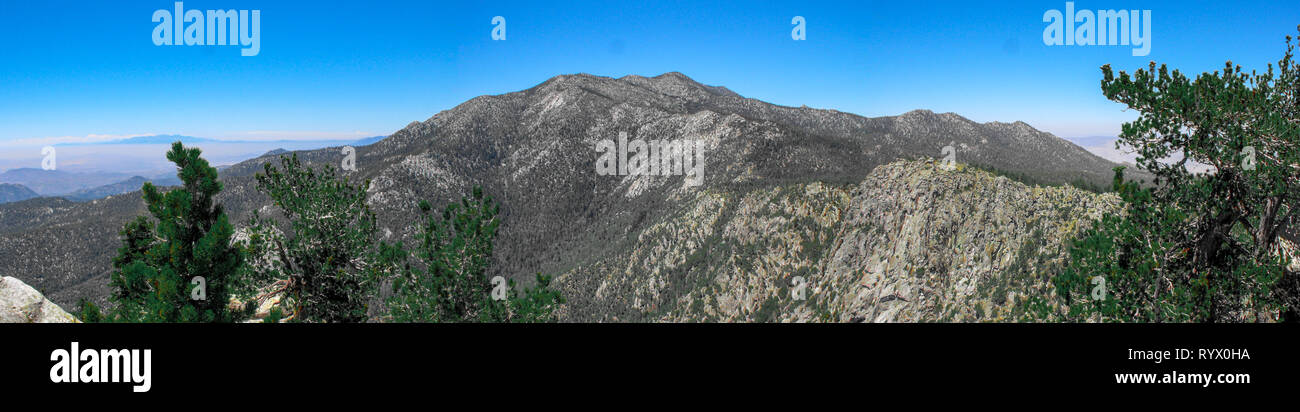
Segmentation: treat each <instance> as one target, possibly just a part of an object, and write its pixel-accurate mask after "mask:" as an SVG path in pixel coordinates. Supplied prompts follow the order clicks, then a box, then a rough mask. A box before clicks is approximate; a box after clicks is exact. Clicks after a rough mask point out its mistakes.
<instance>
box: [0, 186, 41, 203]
mask: <svg viewBox="0 0 1300 412" xmlns="http://www.w3.org/2000/svg"><path fill="white" fill-rule="evenodd" d="M40 196H41V195H38V194H36V192H33V191H32V189H28V188H27V186H23V185H19V184H12V183H0V203H9V202H17V201H20V200H27V199H31V198H34V197H40Z"/></svg>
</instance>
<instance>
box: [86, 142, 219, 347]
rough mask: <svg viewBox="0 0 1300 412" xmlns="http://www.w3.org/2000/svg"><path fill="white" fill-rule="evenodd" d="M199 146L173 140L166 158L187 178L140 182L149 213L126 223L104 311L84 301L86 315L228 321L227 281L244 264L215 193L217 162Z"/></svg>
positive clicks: (88, 317)
mask: <svg viewBox="0 0 1300 412" xmlns="http://www.w3.org/2000/svg"><path fill="white" fill-rule="evenodd" d="M200 154H201V152H200V151H199V149H197V148H189V149H187V148H185V146H184V145H182V144H181V143H180V142H176V143H174V144H172V148H171V151H169V152H168V153H167V159H168V160H170V161H172V162H173V163H175V164H176V167H177V176H178V177H179V178H180V179H181V182H182V186H181V187H180V188H177V189H173V190H171V191H168V192H166V193H161V192H159V190H158V188H157V187H155V186H154V185H153V184H152V183H145V184H144V187H143V192H144V200H145V203H146V204H147V205H148V209H149V213H150V215H151V217H152V219H150V218H147V217H144V216H140V217H138V218H136V219H135V220H133V221H131V222H129V223H127V224H126V225H125V227H124V228H123V229H122V231H121V232H120V234H121V235H122V247H121V248H120V249H119V250H118V255H117V257H115V258H114V259H113V273H112V274H111V276H110V280H109V286H110V288H111V289H112V290H113V291H112V295H111V296H110V297H109V300H110V301H111V302H112V303H113V304H115V306H114V307H113V308H112V309H110V311H109V313H107V314H105V315H103V316H101V315H100V313H99V309H98V308H96V307H95V306H94V305H92V304H88V303H87V304H83V305H81V312H82V316H81V317H82V319H83V320H87V321H95V320H104V321H114V322H229V321H232V320H234V316H235V315H236V314H234V313H230V312H228V311H227V310H226V306H227V304H228V302H229V291H228V288H229V282H230V281H231V280H232V278H233V276H234V274H235V273H236V271H237V270H239V268H240V267H241V265H243V254H242V253H241V251H240V250H239V249H238V248H236V247H233V246H232V245H231V242H230V239H231V236H232V235H233V233H234V229H233V227H231V225H230V223H229V221H228V219H227V217H226V214H225V212H224V211H223V209H222V207H221V205H220V204H217V203H215V202H214V200H213V198H214V197H216V195H217V194H218V193H220V192H221V187H222V185H221V182H219V181H217V170H216V169H215V168H213V167H211V166H209V165H208V162H207V161H206V160H204V159H203V158H202V157H200Z"/></svg>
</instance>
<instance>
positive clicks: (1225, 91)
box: [1056, 36, 1300, 322]
mask: <svg viewBox="0 0 1300 412" xmlns="http://www.w3.org/2000/svg"><path fill="white" fill-rule="evenodd" d="M1286 40H1287V41H1286V44H1287V48H1286V53H1285V55H1284V56H1283V57H1282V60H1280V61H1279V62H1278V65H1277V67H1276V68H1275V67H1274V66H1273V65H1272V64H1270V65H1269V66H1268V70H1267V71H1266V72H1263V73H1258V72H1249V73H1247V72H1245V71H1243V70H1242V68H1241V67H1240V66H1234V65H1233V64H1232V62H1228V63H1227V65H1225V67H1224V68H1223V70H1222V71H1216V72H1214V73H1204V74H1201V75H1199V76H1197V77H1196V79H1195V80H1191V79H1189V78H1188V77H1187V76H1185V75H1183V74H1182V73H1180V72H1179V71H1177V70H1174V71H1173V72H1170V71H1169V70H1168V69H1167V68H1166V67H1165V66H1163V65H1162V66H1160V67H1159V68H1157V67H1156V64H1155V63H1154V62H1153V63H1151V65H1150V66H1149V68H1147V69H1145V70H1138V71H1137V72H1136V73H1134V74H1133V75H1132V76H1130V75H1128V74H1127V73H1125V72H1122V71H1121V72H1120V73H1119V75H1118V76H1116V75H1115V73H1114V72H1113V71H1112V69H1111V68H1110V66H1109V65H1107V66H1103V67H1102V74H1103V76H1104V78H1103V79H1102V82H1101V88H1102V91H1103V92H1104V93H1105V95H1106V97H1107V98H1109V99H1111V100H1114V101H1116V102H1120V103H1123V104H1125V105H1127V106H1128V107H1129V108H1131V109H1134V110H1136V111H1137V112H1138V113H1139V116H1138V119H1137V120H1135V121H1133V122H1131V123H1127V124H1125V125H1124V127H1123V134H1122V135H1121V136H1120V141H1121V143H1122V144H1123V145H1124V146H1127V147H1129V148H1132V149H1134V150H1136V152H1137V153H1138V155H1139V158H1138V159H1137V166H1138V167H1141V168H1142V169H1145V170H1148V171H1151V172H1152V173H1153V174H1154V175H1155V176H1156V181H1155V182H1153V183H1154V186H1151V187H1145V188H1144V187H1140V186H1138V185H1136V184H1131V183H1130V184H1124V183H1122V180H1121V179H1122V176H1123V171H1122V169H1121V170H1117V172H1116V176H1117V178H1116V189H1117V191H1118V192H1119V193H1120V195H1121V196H1122V197H1123V198H1124V200H1125V202H1126V204H1127V210H1126V211H1125V214H1124V215H1122V216H1108V217H1106V218H1104V219H1103V220H1102V221H1101V222H1099V224H1098V225H1096V226H1095V227H1094V228H1093V229H1092V230H1091V231H1090V232H1088V233H1086V234H1085V235H1084V236H1083V237H1082V238H1081V239H1080V240H1079V241H1078V242H1077V243H1076V244H1075V247H1074V248H1073V249H1072V250H1071V259H1072V264H1071V265H1070V267H1069V268H1068V269H1067V270H1066V271H1065V273H1064V274H1063V275H1062V276H1059V277H1057V278H1056V283H1057V287H1058V291H1059V292H1060V293H1061V295H1062V296H1064V297H1065V298H1066V299H1067V304H1068V305H1069V306H1070V313H1069V314H1068V316H1067V318H1070V319H1092V320H1105V321H1153V322H1164V321H1257V320H1279V319H1281V320H1296V310H1297V306H1298V305H1297V290H1296V284H1297V279H1296V277H1297V276H1300V274H1296V273H1290V272H1288V271H1287V270H1286V268H1287V267H1288V264H1289V262H1287V261H1286V260H1285V257H1284V256H1285V254H1282V253H1279V237H1280V235H1281V233H1282V231H1284V230H1285V229H1286V226H1287V225H1288V224H1289V223H1290V222H1295V221H1296V217H1297V209H1300V100H1297V99H1298V98H1300V64H1298V63H1297V61H1296V60H1295V54H1294V53H1295V48H1296V46H1297V44H1296V43H1293V42H1292V40H1293V39H1292V37H1290V36H1287V39H1286ZM1275 69H1276V70H1275ZM1191 162H1195V163H1198V164H1201V165H1206V166H1209V167H1210V171H1209V172H1204V173H1193V172H1191V171H1189V170H1188V168H1187V167H1185V166H1187V165H1188V164H1192V163H1191Z"/></svg>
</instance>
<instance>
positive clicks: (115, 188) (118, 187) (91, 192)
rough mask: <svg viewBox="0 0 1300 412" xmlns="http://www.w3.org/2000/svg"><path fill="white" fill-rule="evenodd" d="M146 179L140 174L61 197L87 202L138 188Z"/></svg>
mask: <svg viewBox="0 0 1300 412" xmlns="http://www.w3.org/2000/svg"><path fill="white" fill-rule="evenodd" d="M148 181H150V180H149V179H146V178H143V177H140V176H133V177H131V178H130V179H127V180H123V181H121V182H117V183H113V184H107V185H104V186H99V187H94V188H89V189H81V190H78V191H76V192H72V193H70V194H67V195H64V196H62V197H63V198H65V199H68V200H71V201H74V202H88V201H91V200H95V199H102V198H105V197H109V196H113V195H120V194H123V193H130V192H134V191H137V190H140V187H141V186H143V185H144V183H145V182H148Z"/></svg>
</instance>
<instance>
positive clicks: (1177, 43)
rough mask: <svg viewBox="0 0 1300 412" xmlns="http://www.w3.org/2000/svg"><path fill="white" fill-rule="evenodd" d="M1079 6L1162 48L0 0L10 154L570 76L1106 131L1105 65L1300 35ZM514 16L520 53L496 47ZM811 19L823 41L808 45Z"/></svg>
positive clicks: (1249, 48)
mask: <svg viewBox="0 0 1300 412" xmlns="http://www.w3.org/2000/svg"><path fill="white" fill-rule="evenodd" d="M467 3H468V4H467ZM1075 4H1076V5H1075V7H1076V9H1089V10H1095V9H1149V10H1152V15H1153V19H1152V37H1153V40H1152V48H1151V53H1150V55H1148V56H1145V57H1133V56H1131V53H1130V50H1131V49H1132V48H1131V47H1124V46H1111V47H1100V46H1094V47H1070V46H1055V47H1048V46H1046V45H1044V44H1043V41H1042V36H1043V30H1044V28H1045V27H1046V23H1043V22H1042V16H1043V13H1044V12H1045V11H1047V10H1049V9H1058V10H1064V8H1065V2H1064V1H1010V2H947V1H941V2H932V3H931V2H898V1H890V2H883V1H852V2H806V1H785V2H704V1H682V2H642V1H636V2H620V1H594V2H583V1H565V2H539V1H526V2H502V1H492V2H466V1H456V2H440V1H418V2H389V1H355V2H297V1H243V0H203V1H198V0H191V1H185V2H184V6H185V8H186V9H200V10H206V9H257V10H261V51H260V54H259V55H257V56H252V57H242V56H240V53H239V48H238V47H237V46H207V47H168V46H155V45H154V44H153V43H152V41H151V34H152V32H153V30H154V27H155V26H156V25H157V24H156V23H154V22H152V21H151V20H150V18H151V16H152V14H153V12H154V11H155V10H158V9H168V10H170V9H172V8H173V7H174V6H173V2H172V1H136V0H127V1H76V2H69V1H36V2H19V1H0V16H2V18H3V21H4V24H0V38H3V39H5V44H6V47H5V49H4V52H3V53H0V144H3V143H5V142H9V143H16V142H28V143H36V142H43V141H51V140H60V139H62V140H68V139H71V138H80V139H100V138H106V137H105V136H132V135H143V134H158V133H167V134H171V133H175V134H184V135H192V136H202V137H214V138H244V139H246V138H268V139H269V138H352V137H364V136H372V135H381V134H388V133H391V132H393V131H395V130H398V129H400V128H402V127H403V126H405V125H406V124H407V123H410V122H411V121H416V120H425V119H427V118H429V117H430V116H432V115H433V114H435V113H437V112H438V111H441V110H445V109H449V108H451V107H454V106H455V105H456V104H458V103H460V102H463V101H465V100H467V99H470V98H472V97H474V96H478V95H482V94H498V93H505V92H510V91H516V90H521V89H525V88H528V87H531V86H534V85H536V84H537V83H540V82H542V81H544V80H546V79H547V78H549V77H551V76H554V75H557V74H564V73H577V72H586V73H593V74H598V75H606V76H614V77H619V76H623V75H626V74H639V75H647V76H652V75H657V74H660V73H663V72H668V71H680V72H683V73H685V74H687V75H689V76H691V77H693V78H695V79H696V80H698V81H700V82H702V83H706V84H714V85H723V86H726V87H728V88H730V89H732V90H734V91H736V92H738V93H740V94H742V95H745V96H747V97H753V98H758V99H762V100H765V101H769V102H773V103H777V104H784V105H792V106H798V105H804V104H806V105H809V106H813V107H820V108H833V109H837V110H842V111H846V112H853V113H858V114H861V115H865V116H883V115H896V114H899V113H903V112H906V111H909V110H912V109H918V108H926V109H931V110H934V111H937V112H956V113H958V114H961V115H963V116H966V117H969V118H971V119H974V120H977V121H994V120H997V121H1015V120H1023V121H1026V122H1028V123H1029V124H1031V125H1033V126H1035V127H1038V128H1040V129H1043V130H1046V131H1049V132H1052V133H1055V134H1057V135H1058V136H1062V137H1076V136H1091V135H1109V134H1115V133H1117V132H1118V130H1119V127H1120V124H1121V123H1122V122H1124V121H1125V120H1129V119H1131V118H1133V116H1134V115H1133V114H1132V113H1131V112H1127V113H1126V112H1124V111H1123V110H1122V109H1123V108H1122V107H1121V106H1119V105H1117V104H1114V103H1111V102H1108V101H1107V100H1105V98H1103V97H1102V96H1101V94H1100V91H1099V87H1098V86H1099V79H1100V70H1099V69H1098V67H1100V66H1101V65H1102V64H1106V63H1110V64H1112V65H1114V66H1115V67H1117V68H1119V69H1125V70H1132V69H1136V68H1138V67H1143V66H1145V65H1146V63H1147V62H1148V61H1151V60H1155V61H1157V62H1161V63H1168V64H1170V65H1171V66H1173V67H1176V68H1181V69H1183V70H1184V71H1186V72H1196V73H1200V72H1204V71H1213V70H1216V69H1219V68H1221V67H1222V65H1223V63H1224V61H1225V60H1232V61H1233V62H1234V63H1238V64H1242V65H1243V66H1245V67H1247V68H1259V69H1263V68H1264V65H1265V64H1266V63H1269V62H1276V61H1277V60H1278V59H1279V58H1280V57H1281V54H1282V52H1283V50H1284V44H1283V42H1284V40H1283V36H1285V35H1287V34H1295V33H1296V25H1297V24H1300V5H1297V3H1296V2H1295V1H1294V0H1285V1H1234V2H1221V1H1166V2H1160V1H1135V0H1124V1H1118V0H1098V1H1078V2H1075ZM497 15H500V16H503V17H505V18H506V22H507V23H506V33H507V39H506V40H505V41H493V40H491V38H490V34H491V31H492V29H493V26H492V24H491V20H492V17H493V16H497ZM796 15H798V16H804V17H805V19H806V22H807V23H806V24H807V25H806V30H807V40H805V41H794V40H792V39H791V37H790V32H791V29H792V27H793V26H792V25H791V23H790V21H791V18H792V17H793V16H796Z"/></svg>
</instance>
